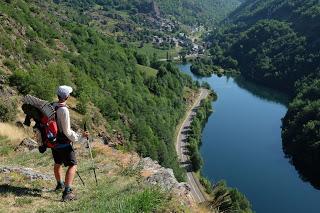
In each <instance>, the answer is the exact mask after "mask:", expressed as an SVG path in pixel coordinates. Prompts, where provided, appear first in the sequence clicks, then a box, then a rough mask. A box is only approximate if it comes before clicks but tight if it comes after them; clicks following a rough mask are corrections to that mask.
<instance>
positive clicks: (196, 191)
mask: <svg viewBox="0 0 320 213" xmlns="http://www.w3.org/2000/svg"><path fill="white" fill-rule="evenodd" d="M208 95H209V91H208V90H206V89H202V88H201V89H200V93H199V95H198V98H197V99H196V101H195V102H194V104H193V106H192V107H191V109H190V110H189V111H188V112H187V116H186V118H185V120H184V121H183V123H182V125H181V127H180V129H179V133H178V137H177V143H176V151H177V153H178V157H179V160H180V163H181V165H182V166H183V167H185V168H186V170H187V182H188V184H189V185H190V187H191V193H192V196H193V198H194V200H195V201H196V202H198V203H201V202H203V201H205V200H206V198H205V196H204V195H203V194H202V192H201V190H200V188H199V187H200V186H199V185H200V183H199V181H198V180H197V179H196V177H194V174H193V172H192V166H191V165H190V160H189V156H188V148H187V141H186V139H187V136H188V135H187V134H188V133H187V132H188V130H189V129H190V124H191V122H192V118H193V116H195V115H196V110H197V108H198V107H199V105H200V102H201V100H203V99H205V98H206V97H207V96H208Z"/></svg>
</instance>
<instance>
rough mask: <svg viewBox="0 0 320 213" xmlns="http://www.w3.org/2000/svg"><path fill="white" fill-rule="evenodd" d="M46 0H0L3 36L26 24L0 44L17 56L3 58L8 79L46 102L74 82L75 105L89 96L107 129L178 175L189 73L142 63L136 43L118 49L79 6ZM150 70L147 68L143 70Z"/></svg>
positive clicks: (82, 107) (6, 52)
mask: <svg viewBox="0 0 320 213" xmlns="http://www.w3.org/2000/svg"><path fill="white" fill-rule="evenodd" d="M79 2H80V1H79ZM44 4H45V7H46V8H47V9H43V8H42V6H43V5H42V4H40V3H37V2H32V3H27V2H25V1H23V0H17V1H13V2H11V3H10V4H8V3H6V2H1V3H0V12H1V13H2V14H5V16H2V18H3V17H8V19H9V20H10V21H7V22H5V23H6V24H7V25H8V26H5V27H4V28H1V29H0V31H1V36H4V37H6V38H10V37H12V36H15V34H14V33H15V32H13V31H12V30H11V29H12V27H13V26H15V25H18V26H21V28H23V29H24V28H25V29H28V30H27V32H26V34H24V35H23V36H20V37H21V38H20V40H21V42H22V43H25V44H26V45H22V46H19V45H11V46H10V45H9V43H8V45H9V47H10V48H1V52H0V54H2V55H11V56H15V57H13V58H12V59H10V63H7V67H8V68H9V69H11V71H12V72H13V75H11V76H10V77H9V80H10V85H12V86H16V87H17V88H18V90H19V91H20V92H21V93H22V94H27V93H30V94H33V95H36V96H38V97H39V98H43V99H46V100H50V101H51V100H53V98H54V96H55V95H54V94H55V90H56V87H57V86H58V85H61V84H67V85H71V86H73V87H74V88H75V91H74V96H75V97H76V98H78V100H79V103H78V105H77V109H78V111H79V112H82V113H85V112H86V111H87V109H86V108H87V106H88V103H87V102H91V103H93V104H94V105H95V106H96V107H98V108H99V109H100V111H101V113H102V114H103V116H104V117H105V118H106V119H107V124H105V125H106V127H107V129H108V130H109V131H110V132H112V130H113V129H115V130H117V131H119V132H120V134H121V135H122V136H123V138H124V140H125V147H126V148H127V149H129V150H136V151H137V152H138V153H139V154H140V155H141V156H143V157H147V156H150V157H152V158H153V159H154V160H158V161H159V162H160V163H161V165H163V166H165V167H170V168H173V169H174V172H175V174H176V176H177V178H178V179H179V180H183V178H184V171H183V170H182V169H181V168H180V166H179V164H178V162H177V155H176V152H175V148H174V144H173V135H174V130H175V127H176V125H177V123H178V121H179V120H180V118H181V117H182V115H183V113H184V111H185V100H184V99H183V91H184V88H185V87H190V88H196V85H195V84H194V83H193V82H192V80H191V78H190V77H188V76H186V75H183V74H181V73H180V72H179V70H178V69H177V68H176V67H175V66H174V65H172V64H166V63H164V64H161V63H156V62H154V61H152V60H151V61H150V62H148V58H147V59H146V58H145V57H144V55H140V54H137V53H136V51H135V49H133V48H130V47H128V48H124V47H122V46H120V45H119V44H118V43H117V42H116V41H115V40H114V39H113V38H110V37H107V36H105V35H103V34H102V33H100V32H99V31H97V30H96V29H95V28H94V27H90V26H87V25H86V24H82V22H84V23H86V21H85V20H84V18H85V16H84V17H82V16H81V14H82V13H81V11H80V9H79V10H78V8H77V7H75V8H76V9H74V8H71V7H68V6H66V5H64V7H59V6H58V5H56V4H51V3H49V2H46V3H44ZM40 11H41V12H40ZM53 11H54V13H53ZM65 11H68V13H66V14H65V13H64V12H65ZM80 17H82V18H80ZM22 26H23V27H22ZM53 26H54V27H53ZM2 41H3V40H2ZM7 41H8V42H10V41H11V40H10V39H8V40H7ZM14 42H17V40H16V41H14ZM1 45H6V44H1ZM1 47H4V46H1ZM145 59H146V60H145ZM138 62H139V63H141V64H143V65H144V66H148V65H149V63H151V62H153V63H152V66H153V68H155V69H157V70H158V71H157V72H156V73H155V71H154V70H153V71H151V69H149V68H148V71H147V69H146V68H143V69H142V66H139V65H138V66H137V63H138ZM141 70H142V72H141ZM149 71H151V72H150V75H148V74H146V73H147V72H149ZM1 109H2V111H3V112H2V114H1V116H3V114H8V113H7V112H5V107H2V108H1ZM155 112H156V113H155Z"/></svg>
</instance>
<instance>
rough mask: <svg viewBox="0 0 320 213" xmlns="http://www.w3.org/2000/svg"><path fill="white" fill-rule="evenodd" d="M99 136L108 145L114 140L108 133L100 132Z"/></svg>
mask: <svg viewBox="0 0 320 213" xmlns="http://www.w3.org/2000/svg"><path fill="white" fill-rule="evenodd" d="M98 136H99V137H100V138H101V140H102V141H103V144H105V145H108V144H109V143H110V142H111V141H112V139H111V137H110V135H109V134H108V133H105V132H101V133H99V134H98Z"/></svg>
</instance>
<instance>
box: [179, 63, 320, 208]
mask: <svg viewBox="0 0 320 213" xmlns="http://www.w3.org/2000/svg"><path fill="white" fill-rule="evenodd" d="M179 68H180V70H181V71H182V72H185V73H187V74H189V75H191V76H192V77H193V79H196V80H199V81H200V82H202V81H206V82H208V83H209V84H210V85H211V87H212V88H213V89H214V90H215V92H216V93H217V94H218V100H217V101H216V102H214V103H213V109H214V113H212V115H211V116H210V118H209V120H208V122H207V124H206V126H205V128H204V130H203V136H202V147H201V154H202V157H203V159H204V167H203V174H204V175H205V176H207V177H208V178H209V179H210V180H211V181H213V182H216V181H219V180H221V179H224V180H226V181H227V184H228V185H229V186H231V187H236V188H238V189H239V190H240V191H241V192H242V193H244V194H245V195H246V196H247V198H248V199H249V200H250V202H251V204H252V206H253V209H254V211H256V212H257V213H305V212H306V213H319V212H320V193H319V191H318V190H316V189H314V188H313V187H312V186H311V185H310V184H309V183H307V182H303V181H302V180H301V179H300V177H299V174H298V173H297V171H296V170H295V168H294V167H293V166H292V165H291V164H290V163H289V162H288V159H286V158H285V157H284V153H283V151H282V143H281V129H280V127H281V118H282V117H284V115H285V113H286V111H287V107H286V103H287V100H286V98H285V96H283V95H281V94H278V93H277V92H275V91H271V90H269V89H266V88H262V87H259V86H257V85H255V84H252V83H249V82H247V81H245V80H243V79H241V78H240V77H235V78H232V77H225V76H224V77H221V78H219V77H217V76H212V77H210V78H197V77H196V76H194V75H193V74H192V73H191V72H190V65H189V64H186V65H179Z"/></svg>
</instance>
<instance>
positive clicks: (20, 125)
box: [16, 121, 24, 129]
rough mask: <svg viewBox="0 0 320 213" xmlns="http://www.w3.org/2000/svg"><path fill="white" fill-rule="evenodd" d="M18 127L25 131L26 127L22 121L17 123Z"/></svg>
mask: <svg viewBox="0 0 320 213" xmlns="http://www.w3.org/2000/svg"><path fill="white" fill-rule="evenodd" d="M16 127H18V128H22V129H24V125H23V123H22V122H21V121H17V122H16Z"/></svg>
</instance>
